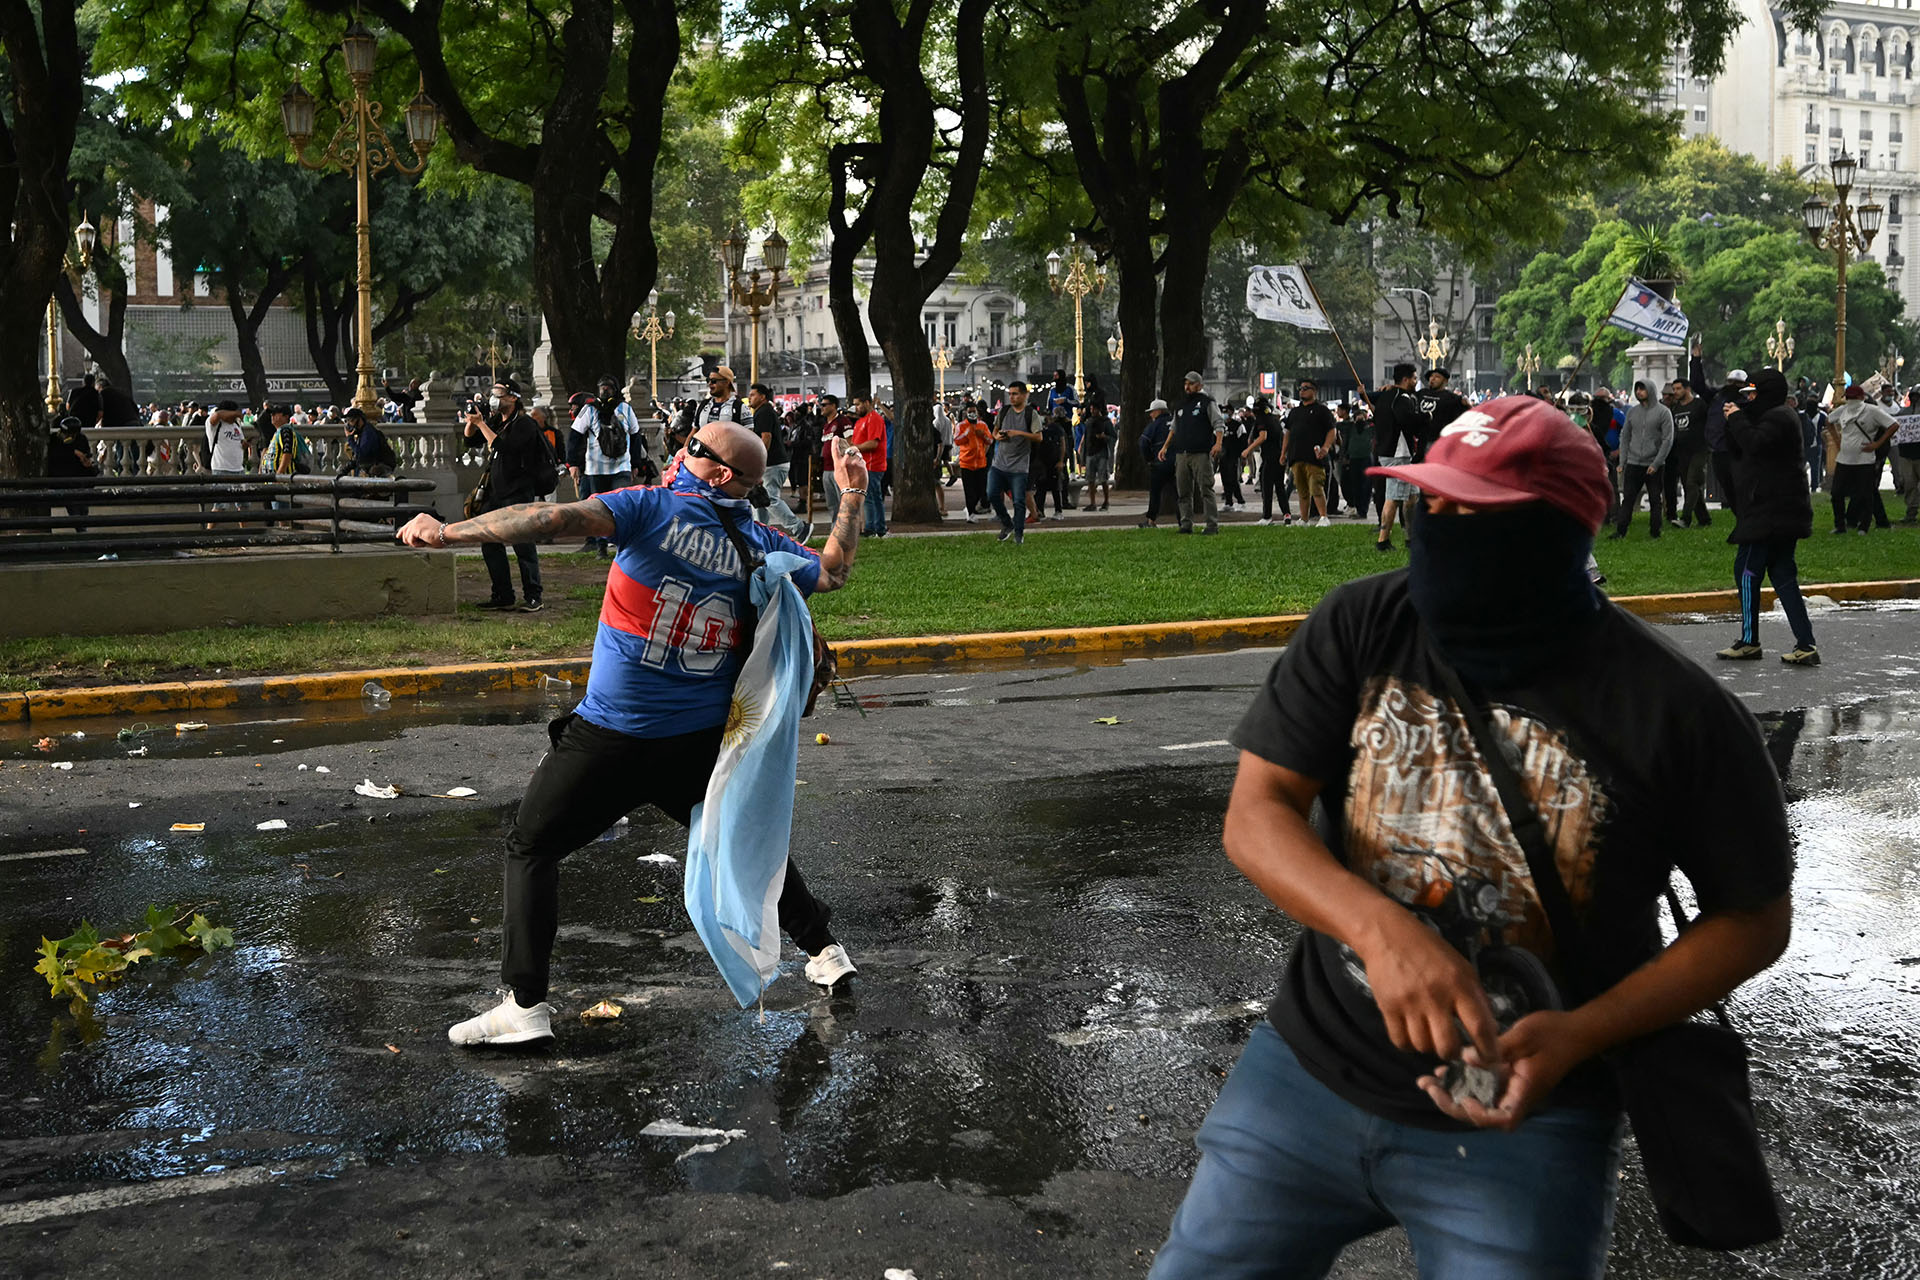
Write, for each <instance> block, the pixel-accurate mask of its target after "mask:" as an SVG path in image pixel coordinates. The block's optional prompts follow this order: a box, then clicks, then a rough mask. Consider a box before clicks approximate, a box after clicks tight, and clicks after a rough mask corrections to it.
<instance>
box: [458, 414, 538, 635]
mask: <svg viewBox="0 0 1920 1280" xmlns="http://www.w3.org/2000/svg"><path fill="white" fill-rule="evenodd" d="M483 409H484V410H485V411H484V412H482V410H483ZM466 438H467V441H468V442H469V443H470V444H471V443H474V442H476V441H481V440H484V441H485V443H486V449H487V464H486V474H485V475H484V477H483V478H482V479H481V482H480V485H479V487H478V488H477V489H476V490H475V491H474V494H473V496H472V497H470V498H469V499H468V504H469V506H470V507H471V508H472V510H470V511H469V513H468V515H469V518H471V517H472V516H478V515H483V514H485V513H486V512H489V511H498V510H500V509H501V508H502V507H511V506H515V505H517V504H519V503H522V502H538V501H539V500H540V499H541V498H544V497H546V496H547V495H548V494H550V493H552V492H553V490H554V485H555V483H556V481H557V479H558V477H557V476H556V474H555V470H556V467H557V466H558V464H557V462H556V461H555V459H554V457H553V451H552V449H551V447H550V446H549V445H548V444H547V441H546V437H545V436H543V435H541V434H540V428H539V427H537V426H535V425H534V421H533V419H532V418H530V417H528V416H527V414H526V411H525V410H524V409H522V408H521V405H520V386H519V384H518V383H516V382H515V381H514V380H513V379H512V378H502V379H501V380H500V381H498V382H496V383H494V384H493V391H492V394H491V395H490V396H489V397H488V399H487V403H486V404H485V405H484V406H482V405H481V404H480V403H479V402H478V401H473V402H470V403H469V404H468V405H467V430H466ZM513 557H514V559H515V560H516V561H518V562H519V565H520V587H521V591H522V594H523V602H522V603H521V605H520V611H521V612H522V613H538V612H540V608H541V599H540V548H539V547H537V546H535V545H534V544H533V543H531V542H516V543H514V544H513ZM480 558H481V559H482V560H484V561H486V565H487V579H488V582H489V583H490V585H491V587H492V594H491V595H489V596H488V598H487V601H486V603H485V604H482V605H481V606H480V607H481V608H482V609H511V608H513V607H514V601H513V579H512V578H511V577H510V576H509V575H508V573H507V550H506V548H505V547H504V546H502V545H501V544H500V543H498V542H487V543H483V544H481V547H480Z"/></svg>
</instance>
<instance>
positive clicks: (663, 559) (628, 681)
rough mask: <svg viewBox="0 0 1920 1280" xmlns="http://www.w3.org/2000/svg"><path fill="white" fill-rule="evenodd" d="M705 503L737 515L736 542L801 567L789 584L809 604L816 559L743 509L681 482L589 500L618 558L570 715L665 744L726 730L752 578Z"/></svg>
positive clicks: (697, 484)
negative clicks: (795, 560) (609, 517)
mask: <svg viewBox="0 0 1920 1280" xmlns="http://www.w3.org/2000/svg"><path fill="white" fill-rule="evenodd" d="M708 494H711V495H714V497H716V498H718V499H719V500H720V501H722V502H726V503H728V505H729V507H730V508H731V509H732V510H733V511H736V512H738V513H739V515H738V521H737V522H738V524H739V526H740V531H741V533H743V534H744V535H745V536H746V539H747V541H748V542H750V543H752V544H753V545H754V546H756V547H758V548H759V549H760V550H761V551H763V552H770V551H791V552H793V553H795V554H797V555H801V556H804V557H806V558H807V559H808V560H809V561H810V562H811V563H810V564H809V565H808V567H807V568H805V569H803V570H800V571H798V572H796V573H795V574H794V575H793V584H794V585H795V586H796V587H798V588H800V594H801V595H803V596H806V595H812V594H813V589H814V587H815V586H816V585H818V583H819V581H820V557H819V556H818V555H816V554H815V553H814V552H812V551H810V550H808V549H807V548H806V547H803V546H801V545H800V544H799V543H797V542H795V541H794V540H793V539H791V538H789V537H787V536H786V535H785V534H783V533H779V532H777V531H775V530H773V529H769V528H768V527H767V526H765V525H763V524H758V523H756V522H755V521H754V519H753V510H752V508H751V507H749V506H748V505H747V504H746V503H745V502H743V501H741V500H739V499H737V498H732V499H730V498H726V497H724V496H723V495H721V494H720V493H719V491H718V490H716V489H713V488H712V487H710V486H708V485H706V484H704V483H702V482H701V481H700V480H698V479H697V478H695V477H693V476H691V475H688V474H686V473H682V474H681V475H680V476H678V477H676V478H675V480H674V484H673V487H672V488H633V489H615V490H613V491H612V492H611V493H601V494H596V495H594V496H595V497H597V498H599V499H600V501H601V502H603V503H605V504H606V506H607V510H609V511H611V512H612V513H613V523H614V534H613V543H614V546H615V547H616V548H617V549H618V551H617V554H616V555H615V556H614V558H613V564H612V566H611V567H610V568H609V569H608V570H607V594H606V598H605V599H604V600H603V601H602V602H601V605H600V631H599V634H598V635H596V636H595V637H594V641H593V672H592V674H591V675H590V676H588V678H587V696H586V698H585V700H584V701H582V702H581V703H580V706H579V708H578V710H579V712H580V714H581V715H582V716H584V717H585V718H586V719H587V720H589V721H591V722H592V723H594V724H597V725H599V726H601V727H602V728H605V729H613V730H616V731H617V732H620V733H626V734H631V735H633V736H634V737H637V738H666V737H672V736H673V735H675V734H681V733H692V732H694V731H695V730H698V729H710V728H712V727H713V726H714V725H717V724H724V723H726V719H727V706H728V703H729V702H730V701H731V700H732V697H733V684H734V679H735V677H736V676H738V675H739V674H740V665H741V662H742V661H743V658H742V656H741V646H742V642H743V640H744V639H745V637H743V636H742V635H741V634H740V629H739V622H740V620H741V619H742V618H743V617H745V616H746V615H747V613H748V611H749V603H748V597H747V576H748V574H749V573H750V572H751V569H750V568H749V567H748V566H746V565H742V564H741V563H740V553H739V552H738V551H736V550H734V546H733V543H732V541H731V540H730V539H729V538H728V537H727V530H726V526H724V525H723V524H721V523H720V516H719V515H718V513H716V512H715V511H714V505H713V502H712V501H711V500H709V498H708V497H706V496H705V495H708Z"/></svg>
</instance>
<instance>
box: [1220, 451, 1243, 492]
mask: <svg viewBox="0 0 1920 1280" xmlns="http://www.w3.org/2000/svg"><path fill="white" fill-rule="evenodd" d="M1220 501H1222V502H1231V503H1233V504H1234V505H1235V506H1243V505H1245V503H1246V501H1247V500H1246V497H1245V496H1244V495H1242V494H1241V492H1240V455H1239V454H1238V453H1228V452H1227V451H1226V450H1225V449H1222V450H1221V451H1220Z"/></svg>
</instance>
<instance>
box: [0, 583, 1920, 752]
mask: <svg viewBox="0 0 1920 1280" xmlns="http://www.w3.org/2000/svg"><path fill="white" fill-rule="evenodd" d="M1801 590H1802V591H1803V592H1805V593H1806V594H1807V595H1822V596H1827V597H1829V598H1830V599H1833V600H1835V601H1846V602H1868V601H1875V600H1912V599H1920V578H1903V579H1896V580H1891V581H1884V582H1833V583H1819V584H1807V585H1804V586H1802V588H1801ZM1614 603H1615V604H1617V605H1619V606H1620V607H1622V608H1623V609H1628V610H1631V611H1632V612H1634V613H1636V614H1639V615H1640V616H1641V617H1643V618H1659V617H1670V616H1673V615H1676V614H1688V613H1730V612H1732V611H1734V610H1735V609H1738V608H1739V607H1740V598H1739V596H1738V594H1737V593H1735V592H1732V591H1696V592H1691V593H1687V594H1683V595H1660V596H1620V597H1616V598H1615V600H1614ZM1763 604H1764V605H1765V607H1768V608H1771V607H1772V604H1773V592H1772V591H1767V592H1766V593H1765V594H1764V597H1763ZM1305 618H1306V615H1305V614H1301V613H1294V614H1278V615H1275V616H1273V617H1267V618H1222V619H1215V620H1212V621H1200V622H1151V623H1141V624H1138V625H1133V626H1123V627H1058V628H1048V629H1045V630H1038V631H1000V632H987V633H982V634H976V635H950V636H909V637H901V638H899V639H892V640H848V641H842V642H839V643H836V644H835V645H834V646H833V649H834V652H835V653H836V654H838V655H839V658H840V670H841V671H842V672H843V673H846V674H849V675H859V674H863V673H865V672H869V671H881V670H888V669H893V668H900V667H913V666H940V665H944V664H950V663H963V662H992V661H1023V660H1027V659H1032V658H1040V657H1060V656H1071V655H1073V654H1088V655H1096V654H1097V655H1099V656H1101V657H1103V658H1108V659H1111V658H1114V657H1150V656H1153V655H1156V654H1166V653H1190V652H1194V651H1196V650H1203V649H1247V648H1259V647H1264V646H1273V645H1280V644H1284V643H1286V641H1287V639H1288V638H1289V637H1290V636H1292V635H1293V633H1294V630H1295V628H1297V627H1298V626H1299V625H1300V623H1301V622H1302V621H1304V620H1305ZM589 665H590V664H589V662H588V660H587V659H586V658H545V659H537V660H530V661H527V662H514V663H494V662H470V663H462V664H460V665H457V666H445V667H395V668H389V669H385V670H372V671H331V672H320V673H316V674H313V675H299V676H261V677H255V678H251V679H240V680H195V681H190V682H183V683H172V684H129V685H107V686H102V687H100V688H94V689H44V690H36V691H33V692H30V693H0V723H19V722H24V721H30V720H62V719H71V718H74V717H79V716H155V715H173V714H177V713H180V712H193V711H215V710H226V709H247V708H254V707H277V706H286V705H289V704H291V703H298V702H337V701H344V700H349V699H353V698H358V697H360V696H361V695H360V691H361V687H362V686H363V685H365V684H366V683H367V682H368V681H369V680H373V681H377V682H379V683H380V684H381V685H382V686H383V687H384V688H386V690H387V691H388V692H389V693H391V694H392V695H393V696H394V697H396V698H408V697H418V696H419V695H421V694H426V693H453V694H460V693H483V692H494V691H496V690H498V691H505V690H511V689H537V688H541V687H543V686H544V685H545V684H546V682H547V680H549V679H555V680H565V681H567V682H569V683H570V684H572V685H574V686H575V687H576V688H582V689H584V688H585V687H586V681H587V670H588V667H589Z"/></svg>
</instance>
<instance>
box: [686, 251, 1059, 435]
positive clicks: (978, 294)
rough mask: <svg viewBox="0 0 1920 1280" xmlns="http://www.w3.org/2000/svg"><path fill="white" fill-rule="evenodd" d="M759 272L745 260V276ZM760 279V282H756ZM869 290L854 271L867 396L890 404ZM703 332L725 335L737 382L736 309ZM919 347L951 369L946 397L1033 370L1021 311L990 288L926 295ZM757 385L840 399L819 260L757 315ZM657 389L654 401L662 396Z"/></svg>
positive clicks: (983, 389) (868, 280)
mask: <svg viewBox="0 0 1920 1280" xmlns="http://www.w3.org/2000/svg"><path fill="white" fill-rule="evenodd" d="M757 266H759V263H757V262H755V261H753V260H751V259H749V260H748V263H747V267H748V269H752V268H754V267H757ZM762 278H763V279H764V275H763V277H762ZM872 284H873V261H872V260H871V259H868V258H862V259H860V260H859V261H858V262H856V263H855V264H854V295H855V297H856V298H858V299H859V302H860V327H861V331H862V333H863V334H864V335H865V337H866V342H867V355H868V359H869V361H870V362H871V368H872V380H873V394H874V395H875V396H876V397H877V398H879V399H880V400H883V401H884V400H890V399H892V397H893V372H892V370H890V369H889V368H888V367H887V362H886V358H885V356H883V355H882V354H881V351H880V340H879V338H877V337H876V336H875V335H874V332H873V323H872V321H871V320H870V319H869V318H868V316H867V295H868V291H869V290H870V289H871V287H872ZM707 321H708V324H709V326H711V327H713V328H716V329H717V330H718V332H719V333H721V334H724V335H725V341H724V344H723V345H724V348H725V351H726V357H725V358H726V362H727V363H728V364H729V365H731V366H732V368H733V370H734V372H735V373H737V374H739V375H740V377H741V379H742V380H743V381H744V380H745V379H746V377H747V369H748V367H749V365H750V363H751V362H750V360H749V359H748V356H749V353H750V352H751V350H752V342H753V333H752V318H751V317H750V316H749V315H748V314H747V312H746V310H745V309H744V308H742V307H732V308H729V309H727V310H724V311H716V312H714V313H712V314H710V315H709V316H708V317H707ZM921 322H922V324H923V325H924V326H925V328H926V333H927V343H928V345H929V346H932V347H936V348H937V347H945V348H946V350H947V351H948V353H949V360H950V361H951V367H950V368H948V370H947V372H946V385H947V393H948V394H949V395H960V394H962V393H963V392H965V391H969V390H971V391H974V392H977V393H981V394H986V393H989V392H991V391H992V390H994V389H995V388H997V387H1000V386H1004V385H1005V384H1006V382H1008V381H1010V380H1012V379H1014V378H1020V377H1026V376H1028V375H1029V374H1030V373H1031V371H1032V370H1033V368H1034V367H1036V361H1037V359H1038V356H1037V354H1036V353H1037V348H1035V347H1033V346H1030V345H1028V343H1027V341H1026V338H1025V323H1026V306H1025V305H1024V304H1023V303H1022V302H1021V301H1020V299H1018V298H1017V297H1015V296H1014V295H1013V294H1012V293H1011V292H1010V291H1009V290H1007V289H1005V288H1004V287H1002V286H1000V285H997V284H994V283H992V282H987V283H982V284H969V283H966V282H964V281H962V280H960V279H958V278H957V277H950V278H948V280H947V281H946V282H945V283H944V284H942V285H941V286H940V288H938V289H936V290H934V292H933V295H932V296H931V297H930V298H928V299H927V302H926V305H925V306H924V307H923V308H922V310H921ZM760 381H762V382H764V383H766V384H767V386H768V387H769V388H770V389H771V390H772V391H773V393H774V394H775V395H782V396H784V395H818V394H820V393H822V392H831V393H833V394H834V395H839V396H844V395H845V394H846V393H847V370H846V359H845V356H844V354H843V353H842V351H841V349H840V337H839V333H838V332H837V331H836V330H835V328H834V323H833V312H832V311H831V310H830V309H829V308H828V305H827V264H826V261H825V256H824V255H816V261H814V262H812V263H809V264H808V265H807V266H806V267H805V268H804V274H803V275H802V276H801V278H800V279H798V280H783V282H782V285H781V289H780V296H779V297H778V298H777V299H776V300H775V301H774V304H773V306H771V307H768V308H765V309H763V310H762V311H761V313H760ZM665 390H666V388H665V386H664V382H663V386H662V394H665Z"/></svg>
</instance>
